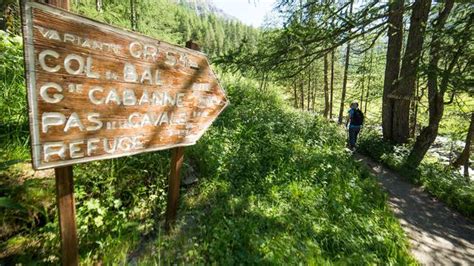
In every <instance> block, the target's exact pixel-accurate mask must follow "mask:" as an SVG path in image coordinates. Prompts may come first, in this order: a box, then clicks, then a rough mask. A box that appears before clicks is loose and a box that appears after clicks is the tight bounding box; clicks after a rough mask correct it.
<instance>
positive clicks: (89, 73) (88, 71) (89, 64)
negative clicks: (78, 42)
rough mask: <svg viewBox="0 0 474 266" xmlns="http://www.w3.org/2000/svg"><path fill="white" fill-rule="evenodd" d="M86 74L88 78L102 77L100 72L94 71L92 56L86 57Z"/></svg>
mask: <svg viewBox="0 0 474 266" xmlns="http://www.w3.org/2000/svg"><path fill="white" fill-rule="evenodd" d="M86 76H87V77H88V78H93V79H98V78H100V75H99V73H97V72H92V57H91V56H88V57H87V59H86Z"/></svg>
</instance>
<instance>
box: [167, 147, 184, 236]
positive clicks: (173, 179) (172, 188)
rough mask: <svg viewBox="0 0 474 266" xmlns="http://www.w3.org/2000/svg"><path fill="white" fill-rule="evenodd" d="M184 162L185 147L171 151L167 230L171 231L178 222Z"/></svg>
mask: <svg viewBox="0 0 474 266" xmlns="http://www.w3.org/2000/svg"><path fill="white" fill-rule="evenodd" d="M183 161H184V147H177V148H174V149H172V150H171V164H170V168H171V169H170V176H169V179H168V203H167V205H166V221H165V227H166V229H167V230H168V229H170V227H171V226H172V224H173V223H174V221H175V220H176V214H177V213H178V205H179V186H180V183H181V182H180V181H181V179H180V171H181V166H182V165H183Z"/></svg>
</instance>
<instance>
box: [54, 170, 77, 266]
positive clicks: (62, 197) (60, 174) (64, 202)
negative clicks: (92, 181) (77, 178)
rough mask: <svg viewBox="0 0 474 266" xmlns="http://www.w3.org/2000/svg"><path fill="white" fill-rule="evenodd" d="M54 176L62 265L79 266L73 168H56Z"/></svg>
mask: <svg viewBox="0 0 474 266" xmlns="http://www.w3.org/2000/svg"><path fill="white" fill-rule="evenodd" d="M54 174H55V176H56V201H57V204H58V216H59V232H60V235H61V261H62V265H64V266H69V265H78V263H79V254H78V241H77V232H76V208H75V204H74V181H73V174H72V166H64V167H57V168H54Z"/></svg>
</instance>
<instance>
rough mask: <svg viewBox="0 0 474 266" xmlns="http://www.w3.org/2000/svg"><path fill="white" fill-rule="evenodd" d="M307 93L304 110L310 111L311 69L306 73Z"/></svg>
mask: <svg viewBox="0 0 474 266" xmlns="http://www.w3.org/2000/svg"><path fill="white" fill-rule="evenodd" d="M307 87H308V93H307V95H308V96H307V99H306V110H308V111H310V109H311V68H310V69H309V71H308V84H307Z"/></svg>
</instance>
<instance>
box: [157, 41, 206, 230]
mask: <svg viewBox="0 0 474 266" xmlns="http://www.w3.org/2000/svg"><path fill="white" fill-rule="evenodd" d="M186 48H189V49H193V50H196V51H200V49H199V46H198V45H197V44H196V43H194V42H193V41H192V40H189V41H187V42H186ZM183 161H184V147H177V148H174V149H172V150H171V165H170V168H171V169H170V176H169V179H168V204H167V206H166V221H165V228H166V230H169V229H170V228H171V225H172V224H173V223H174V222H175V221H176V214H177V213H178V202H179V187H180V181H181V180H180V170H181V166H182V165H183Z"/></svg>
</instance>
